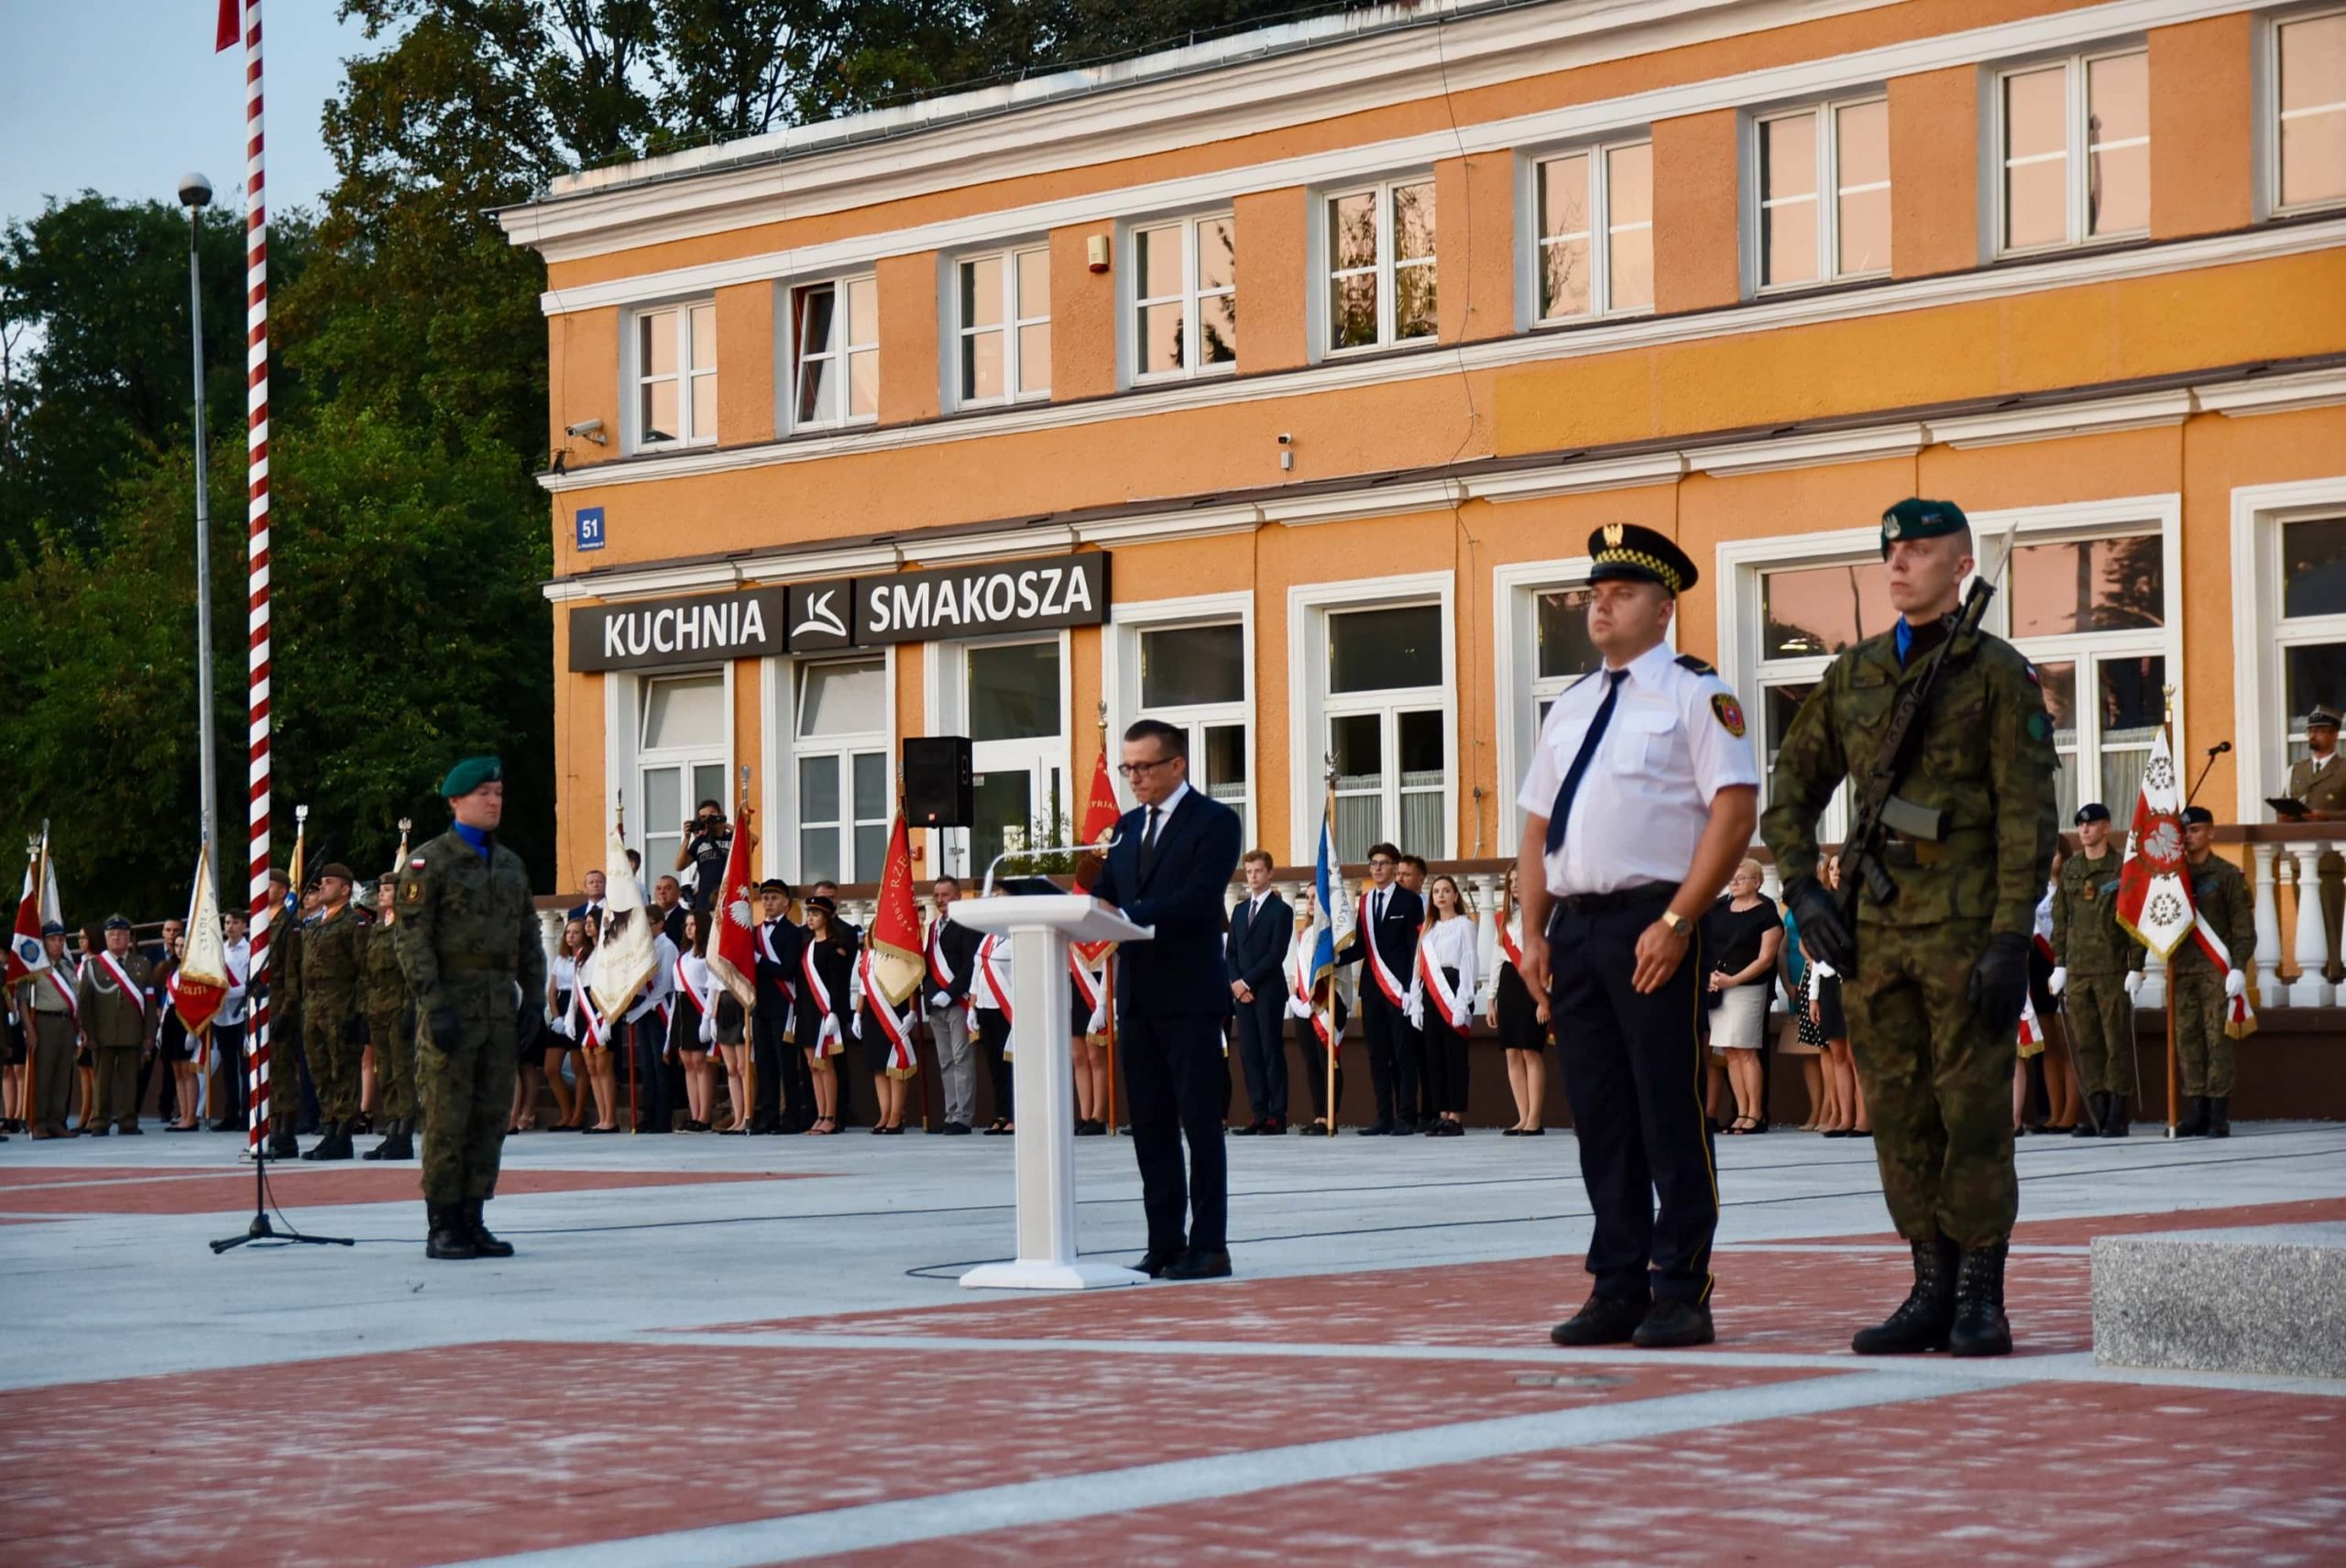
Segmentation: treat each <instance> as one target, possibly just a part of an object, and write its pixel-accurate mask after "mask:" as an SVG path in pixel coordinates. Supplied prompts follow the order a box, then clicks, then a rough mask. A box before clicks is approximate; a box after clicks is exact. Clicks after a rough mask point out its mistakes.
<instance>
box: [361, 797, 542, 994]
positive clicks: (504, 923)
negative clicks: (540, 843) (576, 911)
mask: <svg viewBox="0 0 2346 1568" xmlns="http://www.w3.org/2000/svg"><path fill="white" fill-rule="evenodd" d="M398 907H399V918H398V919H397V920H396V921H395V922H393V924H392V927H391V930H392V933H393V936H394V937H395V938H396V940H397V941H398V943H399V954H400V969H402V970H405V971H406V972H407V985H408V993H409V994H410V995H411V996H412V997H414V998H415V1005H416V1009H417V1011H418V1012H420V1013H422V1014H426V1015H429V1014H433V1013H436V1012H439V1011H441V1010H442V1009H444V1008H454V1009H465V1008H467V1007H472V1006H476V1005H486V1004H487V1003H488V1002H489V1001H491V1000H494V1001H495V1002H496V1003H498V1004H499V1005H502V1006H504V1007H505V1008H507V1009H508V1010H509V1011H510V1010H511V1009H512V1008H514V1007H515V1006H516V1005H518V1003H516V1001H515V999H514V996H513V986H514V983H515V982H516V981H519V982H520V984H521V995H522V996H524V997H527V998H530V999H531V1000H532V1002H534V1001H535V1000H536V999H537V998H539V997H542V996H543V995H544V994H545V990H546V952H545V947H544V945H543V942H542V941H541V940H540V938H539V937H538V916H537V911H536V909H535V907H534V906H533V905H532V902H531V898H530V873H529V872H527V871H525V870H523V869H522V866H521V856H519V855H517V854H515V853H514V852H513V851H512V850H509V849H507V848H505V846H504V845H502V844H499V842H497V840H496V839H494V838H491V839H489V858H488V859H487V860H483V859H482V858H481V856H480V853H479V851H478V850H475V849H474V848H473V847H472V846H471V845H470V844H467V843H466V842H465V840H464V839H463V837H462V836H461V835H460V834H458V833H457V832H456V830H455V828H450V829H449V830H448V831H447V832H445V833H443V834H441V835H440V837H438V838H437V839H431V840H430V841H428V842H426V843H424V844H422V845H421V846H419V847H418V848H417V849H416V850H415V852H414V853H413V854H412V855H411V856H410V857H409V859H408V862H407V864H406V865H405V866H403V867H401V868H400V892H399V906H398Z"/></svg>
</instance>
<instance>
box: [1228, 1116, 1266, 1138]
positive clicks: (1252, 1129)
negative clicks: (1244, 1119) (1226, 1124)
mask: <svg viewBox="0 0 2346 1568" xmlns="http://www.w3.org/2000/svg"><path fill="white" fill-rule="evenodd" d="M1262 1130H1263V1124H1262V1121H1261V1119H1260V1118H1257V1119H1255V1121H1252V1122H1249V1123H1247V1124H1245V1125H1244V1126H1243V1127H1233V1128H1231V1129H1230V1135H1231V1136H1232V1137H1233V1138H1251V1137H1255V1136H1257V1135H1260V1134H1261V1132H1262Z"/></svg>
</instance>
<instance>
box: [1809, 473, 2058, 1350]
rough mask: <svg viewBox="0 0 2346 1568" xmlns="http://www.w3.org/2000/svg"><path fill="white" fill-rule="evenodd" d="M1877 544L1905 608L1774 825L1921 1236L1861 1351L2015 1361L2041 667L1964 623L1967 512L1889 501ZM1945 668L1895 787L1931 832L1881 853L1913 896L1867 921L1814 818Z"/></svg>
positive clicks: (1902, 889)
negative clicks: (2017, 1073)
mask: <svg viewBox="0 0 2346 1568" xmlns="http://www.w3.org/2000/svg"><path fill="white" fill-rule="evenodd" d="M1881 554H1882V559H1883V561H1884V562H1885V563H1886V565H1887V566H1888V576H1889V580H1890V601H1891V604H1892V605H1894V606H1895V607H1896V608H1897V609H1898V610H1899V611H1900V616H1899V620H1898V621H1897V622H1896V623H1895V624H1894V625H1893V626H1892V627H1891V630H1888V631H1885V632H1883V633H1881V634H1880V635H1879V636H1876V637H1870V638H1868V639H1867V640H1866V641H1863V642H1860V643H1858V645H1857V646H1856V647H1854V648H1850V649H1847V650H1846V651H1845V652H1842V653H1841V655H1840V656H1839V657H1838V658H1836V659H1835V660H1834V662H1833V663H1832V665H1831V667H1830V668H1828V669H1827V670H1826V671H1825V678H1824V679H1823V680H1821V681H1819V682H1818V683H1817V685H1816V689H1815V690H1814V692H1812V693H1811V694H1810V695H1809V697H1808V700H1807V701H1806V702H1804V703H1803V704H1802V705H1801V709H1800V712H1799V713H1798V714H1797V715H1796V716H1795V717H1794V718H1793V719H1792V727H1791V729H1790V730H1789V731H1788V732H1787V733H1786V735H1785V736H1784V742H1783V746H1782V749H1781V751H1779V752H1778V753H1777V758H1776V771H1775V777H1774V780H1773V781H1772V784H1771V787H1770V791H1769V797H1770V806H1769V807H1768V812H1767V815H1766V817H1765V818H1764V819H1763V830H1764V832H1765V835H1766V838H1767V840H1768V847H1769V848H1770V850H1774V851H1775V855H1776V863H1777V865H1778V866H1779V867H1780V868H1781V871H1782V872H1783V876H1784V897H1785V902H1786V904H1787V905H1790V907H1791V909H1792V916H1793V918H1794V919H1795V920H1797V921H1798V922H1799V924H1800V935H1801V942H1802V945H1803V947H1805V948H1807V949H1808V951H1809V953H1810V955H1811V956H1812V957H1815V958H1821V959H1825V961H1826V962H1827V963H1829V964H1831V965H1832V966H1833V968H1834V969H1835V970H1836V971H1838V972H1839V973H1840V974H1841V975H1843V976H1844V977H1845V979H1844V981H1843V990H1842V997H1843V1001H1844V1003H1845V1005H1846V1007H1847V1012H1848V1017H1849V1037H1850V1039H1851V1041H1852V1043H1853V1044H1854V1045H1855V1047H1856V1049H1857V1062H1858V1079H1859V1081H1860V1082H1861V1083H1862V1085H1863V1086H1864V1090H1865V1100H1866V1109H1867V1111H1868V1113H1869V1114H1870V1116H1871V1117H1872V1120H1873V1130H1874V1151H1875V1157H1876V1158H1877V1159H1878V1160H1879V1161H1880V1166H1881V1186H1882V1196H1883V1197H1884V1198H1886V1199H1887V1200H1888V1201H1889V1205H1890V1214H1891V1219H1892V1220H1893V1221H1895V1222H1896V1223H1897V1225H1898V1231H1899V1234H1901V1235H1902V1236H1904V1237H1905V1238H1906V1239H1907V1241H1908V1242H1909V1244H1910V1245H1912V1246H1913V1255H1914V1285H1913V1290H1912V1292H1911V1293H1910V1294H1909V1295H1908V1297H1907V1299H1906V1300H1905V1301H1904V1303H1903V1304H1902V1305H1901V1306H1900V1307H1899V1308H1898V1310H1896V1311H1895V1312H1893V1313H1892V1314H1891V1317H1890V1319H1889V1321H1886V1322H1883V1323H1881V1324H1880V1325H1879V1326H1877V1327H1874V1328H1869V1329H1866V1330H1863V1331H1862V1332H1859V1333H1858V1335H1857V1337H1856V1339H1855V1340H1854V1341H1853V1342H1852V1345H1851V1348H1853V1349H1854V1350H1856V1351H1857V1353H1858V1354H1860V1355H1880V1354H1907V1353H1913V1352H1918V1351H1926V1350H1952V1351H1954V1352H1955V1353H1956V1354H1958V1355H2003V1354H2009V1353H2010V1352H2011V1350H2012V1329H2011V1325H2010V1324H2009V1323H2008V1322H2007V1321H2006V1320H2005V1316H2004V1255H2005V1248H2006V1245H2007V1244H2008V1243H2009V1242H2010V1240H2011V1237H2012V1221H2013V1219H2014V1217H2015V1216H2016V1215H2017V1214H2018V1212H2019V1210H2020V1187H2019V1181H2018V1178H2017V1176H2016V1174H2015V1172H2014V1170H2013V1168H2012V1069H2013V1065H2014V1063H2015V1061H2016V1060H2017V1051H2018V1042H2017V1035H2016V1030H2017V1026H2018V1025H2019V1022H2020V1015H2021V1011H2022V1008H2023V1005H2024V1004H2025V1003H2026V1002H2027V999H2028V958H2029V952H2030V947H2031V938H2032V935H2033V933H2034V930H2035V926H2036V905H2037V903H2038V901H2039V900H2041V899H2042V898H2043V897H2044V896H2045V883H2046V880H2047V872H2049V870H2050V868H2051V865H2052V861H2053V850H2054V846H2055V843H2056V842H2057V841H2058V839H2059V826H2058V824H2059V820H2060V811H2059V806H2058V804H2057V800H2056V796H2055V791H2054V781H2053V770H2054V767H2055V755H2054V751H2053V721H2052V718H2050V716H2048V715H2047V714H2046V713H2045V694H2044V691H2043V689H2042V688H2041V687H2040V685H2038V681H2037V675H2036V671H2035V669H2034V666H2032V665H2031V664H2030V663H2029V662H2028V661H2027V660H2026V659H2024V658H2023V657H2022V656H2021V655H2020V653H2019V652H2018V651H2016V650H2015V649H2014V648H2013V647H2012V644H2011V643H2009V642H2006V641H2003V640H2002V639H2001V638H1999V637H1993V636H1990V635H1989V634H1987V633H1985V632H1977V633H1969V634H1967V635H1965V636H1964V637H1963V638H1961V639H1959V640H1957V639H1955V638H1954V636H1953V633H1954V630H1955V626H1956V620H1957V609H1958V608H1959V606H1960V602H1961V589H1962V586H1963V582H1964V579H1965V578H1966V577H1967V576H1968V575H1969V574H1970V572H1971V570H1972V566H1973V565H1974V560H1973V546H1972V540H1971V524H1970V521H1969V520H1968V519H1967V518H1966V517H1965V516H1964V515H1963V510H1962V509H1961V508H1960V507H1958V506H1957V505H1956V504H1955V503H1954V502H1953V501H1926V500H1903V501H1901V502H1899V503H1898V504H1897V505H1896V506H1894V507H1892V508H1891V509H1890V510H1888V511H1886V512H1884V513H1882V516H1881ZM1934 659H1947V660H1951V661H1952V663H1948V664H1947V665H1946V668H1945V669H1944V670H1943V671H1942V672H1941V673H1940V674H1939V675H1938V677H1937V685H1936V686H1935V689H1934V690H1933V692H1932V695H1931V701H1930V705H1929V708H1928V711H1927V712H1925V713H1924V714H1923V715H1921V716H1920V718H1919V719H1918V720H1917V722H1918V723H1919V724H1920V725H1921V726H1922V734H1921V747H1920V750H1919V751H1918V752H1917V753H1915V759H1914V762H1913V766H1912V767H1911V768H1910V769H1909V770H1908V771H1907V773H1906V774H1905V776H1904V777H1903V778H1902V779H1901V780H1899V781H1898V785H1897V791H1898V798H1899V799H1900V801H1901V803H1902V805H1903V806H1905V807H1906V808H1907V809H1906V810H1905V811H1904V812H1902V819H1903V820H1905V821H1907V822H1909V823H1914V822H1917V821H1918V820H1919V821H1924V822H1929V823H1930V824H1931V825H1932V828H1933V831H1934V832H1935V837H1928V836H1924V833H1922V832H1921V831H1919V830H1918V831H1916V832H1914V833H1911V834H1910V833H1905V832H1898V833H1893V834H1891V835H1890V836H1889V839H1890V841H1889V842H1887V843H1886V844H1885V845H1883V847H1882V850H1881V857H1880V866H1881V867H1882V869H1883V870H1884V872H1885V873H1886V874H1887V875H1888V877H1889V878H1890V881H1891V883H1892V884H1894V886H1895V888H1896V893H1895V896H1894V897H1892V898H1891V899H1890V900H1889V901H1888V902H1884V901H1883V900H1882V899H1881V898H1880V897H1879V896H1878V895H1877V894H1874V893H1873V892H1871V891H1869V890H1867V889H1865V888H1863V887H1862V886H1861V888H1860V892H1859V894H1858V911H1857V915H1858V919H1857V930H1856V931H1855V932H1854V933H1852V932H1851V931H1850V929H1849V928H1848V926H1847V923H1846V922H1845V921H1844V920H1843V919H1842V916H1841V910H1840V905H1838V903H1837V902H1836V900H1835V899H1834V897H1833V896H1832V895H1831V894H1828V893H1826V892H1825V889H1824V888H1823V886H1822V885H1820V884H1819V883H1818V882H1817V880H1816V870H1817V858H1818V857H1817V844H1816V822H1817V818H1818V817H1820V816H1821V815H1822V814H1823V813H1824V810H1825V806H1826V804H1827V803H1828V802H1829V801H1831V800H1832V798H1833V795H1834V794H1835V792H1836V791H1837V790H1838V789H1839V788H1840V787H1841V783H1842V781H1843V780H1844V779H1851V780H1863V779H1865V778H1867V777H1869V775H1870V774H1871V773H1872V771H1873V769H1874V767H1875V765H1876V763H1877V762H1879V761H1880V760H1881V758H1880V751H1881V749H1882V746H1883V741H1884V735H1885V731H1886V730H1887V729H1889V727H1890V723H1891V717H1892V715H1893V713H1894V712H1895V711H1896V710H1897V708H1898V707H1899V705H1900V699H1901V696H1902V694H1903V693H1904V691H1905V689H1906V688H1907V686H1908V685H1909V683H1910V682H1912V681H1913V680H1915V679H1917V678H1918V677H1919V676H1920V675H1921V674H1922V673H1923V672H1924V670H1925V669H1927V668H1928V667H1929V664H1930V661H1932V660H1934ZM1860 787H1862V786H1860ZM1857 872H1858V868H1857V867H1855V866H1853V865H1849V864H1847V863H1845V864H1844V866H1843V868H1842V874H1843V875H1844V877H1850V876H1855V875H1856V874H1857Z"/></svg>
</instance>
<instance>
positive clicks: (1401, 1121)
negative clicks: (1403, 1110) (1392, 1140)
mask: <svg viewBox="0 0 2346 1568" xmlns="http://www.w3.org/2000/svg"><path fill="white" fill-rule="evenodd" d="M1393 1135H1394V1136H1395V1137H1397V1138H1414V1137H1416V1136H1417V1135H1418V1119H1417V1118H1416V1117H1415V1116H1397V1117H1395V1118H1394V1120H1393Z"/></svg>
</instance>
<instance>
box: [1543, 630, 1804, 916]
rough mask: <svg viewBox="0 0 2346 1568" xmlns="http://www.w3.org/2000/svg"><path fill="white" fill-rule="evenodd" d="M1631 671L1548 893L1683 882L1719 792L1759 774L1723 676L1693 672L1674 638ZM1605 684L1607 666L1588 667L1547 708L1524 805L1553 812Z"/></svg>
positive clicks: (1553, 862)
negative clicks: (1673, 647) (1679, 653)
mask: <svg viewBox="0 0 2346 1568" xmlns="http://www.w3.org/2000/svg"><path fill="white" fill-rule="evenodd" d="M1627 669H1628V677H1627V678H1626V679H1624V680H1623V681H1622V682H1621V684H1620V696H1619V697H1618V698H1617V700H1616V702H1615V704H1614V709H1613V718H1612V721H1611V722H1610V723H1608V724H1607V725H1606V729H1605V736H1604V739H1603V740H1600V741H1599V742H1598V750H1597V753H1596V755H1595V758H1594V759H1592V761H1591V762H1590V765H1589V768H1588V770H1587V772H1586V773H1583V774H1582V775H1581V781H1580V789H1579V793H1578V794H1577V795H1575V796H1574V797H1573V806H1572V815H1571V817H1570V819H1569V820H1568V821H1567V822H1566V823H1565V831H1564V841H1563V843H1562V845H1561V846H1559V847H1558V849H1557V850H1556V851H1555V852H1554V853H1553V854H1551V855H1549V856H1548V857H1547V863H1548V891H1549V892H1550V893H1552V894H1558V895H1566V894H1592V893H1617V892H1620V891H1621V890H1623V889H1625V888H1632V887H1639V886H1641V885H1643V884H1645V883H1672V882H1683V880H1685V876H1686V872H1687V869H1688V868H1689V867H1691V866H1692V865H1693V864H1694V847H1695V845H1696V844H1698V843H1700V842H1701V840H1702V837H1703V829H1704V828H1706V827H1708V826H1709V825H1710V819H1711V797H1712V796H1714V795H1717V794H1718V792H1719V791H1720V790H1722V789H1727V788H1731V787H1733V786H1735V785H1738V784H1749V785H1756V784H1759V762H1757V761H1756V760H1755V759H1754V757H1753V756H1752V752H1751V742H1750V741H1749V740H1746V739H1745V738H1744V736H1743V735H1741V734H1740V733H1738V731H1739V730H1740V729H1742V728H1743V712H1742V709H1741V707H1739V706H1738V704H1737V702H1736V698H1735V694H1734V693H1733V692H1731V691H1729V690H1728V689H1727V683H1726V682H1725V681H1722V680H1721V679H1719V677H1718V676H1717V675H1716V674H1704V673H1701V672H1698V671H1695V670H1691V669H1688V668H1687V667H1686V666H1685V665H1683V664H1682V663H1679V662H1678V660H1677V657H1676V656H1675V655H1674V654H1672V652H1671V651H1670V645H1669V644H1668V643H1666V642H1665V643H1658V644H1656V645H1655V646H1654V647H1651V648H1649V649H1647V650H1646V651H1645V652H1642V653H1640V654H1639V655H1638V656H1637V657H1636V658H1634V659H1632V660H1630V661H1629V663H1628V665H1627ZM1606 685H1607V683H1606V678H1605V674H1604V672H1602V671H1599V672H1596V673H1593V674H1588V675H1584V676H1583V677H1582V678H1581V679H1580V680H1578V681H1575V682H1573V685H1570V686H1569V687H1567V688H1566V689H1565V691H1564V693H1563V695H1562V696H1559V697H1558V698H1556V700H1555V702H1554V703H1553V704H1552V705H1551V706H1550V707H1549V709H1548V718H1547V721H1546V722H1545V723H1544V724H1542V725H1541V726H1540V744H1539V746H1538V748H1537V750H1536V751H1534V752H1533V754H1532V758H1531V767H1530V771H1529V772H1528V773H1525V775H1524V778H1523V789H1522V791H1521V793H1519V794H1518V795H1517V796H1516V804H1517V805H1518V806H1521V807H1522V808H1523V809H1524V810H1525V811H1527V812H1529V813H1530V814H1531V815H1533V816H1535V817H1546V816H1547V815H1548V814H1549V812H1550V811H1551V810H1552V809H1553V808H1554V806H1555V804H1556V791H1557V790H1558V788H1559V787H1561V786H1562V784H1563V782H1564V776H1565V775H1566V774H1567V773H1570V772H1571V771H1572V765H1573V757H1574V756H1576V755H1578V754H1579V751H1580V744H1581V740H1582V738H1583V737H1584V736H1585V735H1586V734H1587V733H1588V728H1589V725H1590V724H1591V723H1592V722H1594V721H1595V718H1596V711H1597V707H1598V706H1599V705H1600V704H1602V703H1603V702H1604V700H1605V693H1606ZM1730 719H1732V728H1731V727H1730Z"/></svg>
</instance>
